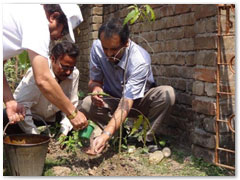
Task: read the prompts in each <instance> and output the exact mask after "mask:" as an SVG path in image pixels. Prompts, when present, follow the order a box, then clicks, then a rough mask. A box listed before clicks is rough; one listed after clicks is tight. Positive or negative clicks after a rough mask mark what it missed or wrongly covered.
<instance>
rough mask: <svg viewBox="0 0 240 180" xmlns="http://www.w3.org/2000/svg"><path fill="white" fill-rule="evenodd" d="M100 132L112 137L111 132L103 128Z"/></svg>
mask: <svg viewBox="0 0 240 180" xmlns="http://www.w3.org/2000/svg"><path fill="white" fill-rule="evenodd" d="M102 134H106V135H108V136H109V138H111V137H112V134H111V133H110V132H108V131H105V130H103V132H102Z"/></svg>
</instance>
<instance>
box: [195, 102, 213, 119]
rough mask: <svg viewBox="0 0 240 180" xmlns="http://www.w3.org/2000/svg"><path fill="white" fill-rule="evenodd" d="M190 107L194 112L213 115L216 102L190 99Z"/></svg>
mask: <svg viewBox="0 0 240 180" xmlns="http://www.w3.org/2000/svg"><path fill="white" fill-rule="evenodd" d="M192 108H193V110H194V111H195V112H198V113H202V114H207V115H215V110H216V103H214V102H208V101H201V100H196V99H195V100H193V101H192Z"/></svg>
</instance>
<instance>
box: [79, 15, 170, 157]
mask: <svg viewBox="0 0 240 180" xmlns="http://www.w3.org/2000/svg"><path fill="white" fill-rule="evenodd" d="M88 87H89V91H90V92H92V95H91V96H88V97H86V98H85V99H84V100H83V102H82V104H81V105H80V106H79V109H80V111H82V112H83V113H84V114H85V115H86V116H87V117H88V118H89V119H91V120H93V121H95V122H96V123H97V124H98V125H99V126H100V127H101V128H102V129H103V132H102V134H101V135H100V136H98V137H96V138H95V139H94V140H93V142H92V146H91V148H90V149H89V150H88V151H87V153H89V154H92V155H94V154H98V153H101V152H102V150H103V149H104V147H105V145H106V143H107V142H108V140H109V139H110V138H111V136H112V135H113V134H114V133H115V132H117V130H118V129H119V127H120V125H121V123H123V122H124V121H125V119H126V117H128V116H130V117H131V116H133V117H137V116H138V115H139V112H142V113H143V114H144V115H145V116H146V117H148V118H149V121H150V122H151V128H150V129H149V131H148V132H147V142H148V144H149V145H152V144H153V133H154V134H155V135H156V136H158V135H159V133H160V132H159V128H160V126H161V123H162V121H163V119H166V118H167V116H168V115H169V114H170V110H171V107H172V106H173V104H174V102H175V94H174V90H173V88H172V87H170V86H158V87H156V86H155V82H154V78H153V73H152V69H151V57H150V55H149V54H148V52H147V51H146V50H144V49H143V48H142V47H140V46H139V45H137V44H136V43H134V42H133V41H131V40H130V39H129V29H128V25H125V26H123V23H122V22H121V21H120V20H119V19H111V20H109V21H107V22H106V23H105V24H103V25H102V26H101V27H100V29H99V31H98V40H95V41H94V42H93V45H92V49H91V53H90V81H89V84H88ZM103 92H105V93H107V94H109V95H111V96H110V97H108V96H105V97H103V96H102V95H104V94H103ZM133 108H134V109H136V110H137V111H135V110H134V109H133ZM157 149H158V147H157V148H156V150H157Z"/></svg>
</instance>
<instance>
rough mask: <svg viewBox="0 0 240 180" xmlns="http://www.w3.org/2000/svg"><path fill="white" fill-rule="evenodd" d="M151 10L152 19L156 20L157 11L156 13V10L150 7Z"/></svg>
mask: <svg viewBox="0 0 240 180" xmlns="http://www.w3.org/2000/svg"><path fill="white" fill-rule="evenodd" d="M149 7H150V6H149ZM149 10H150V12H151V20H152V21H155V19H156V17H155V13H154V11H153V9H152V8H151V7H150V9H149Z"/></svg>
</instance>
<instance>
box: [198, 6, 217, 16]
mask: <svg viewBox="0 0 240 180" xmlns="http://www.w3.org/2000/svg"><path fill="white" fill-rule="evenodd" d="M195 10H196V11H195V18H196V19H202V18H205V17H210V16H215V15H217V5H216V4H204V5H199V6H198V7H197V8H196V9H195Z"/></svg>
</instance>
